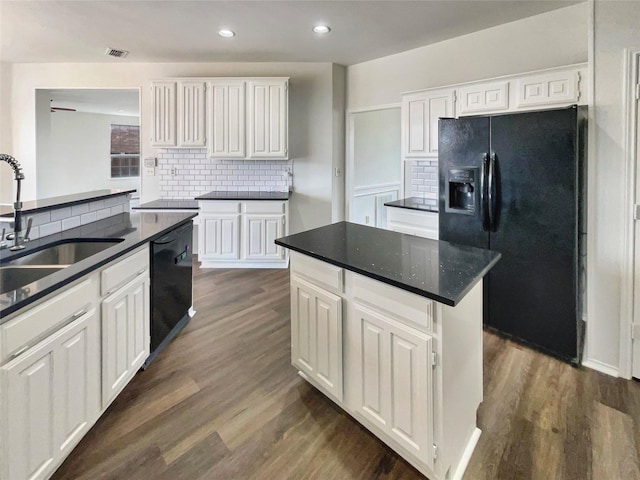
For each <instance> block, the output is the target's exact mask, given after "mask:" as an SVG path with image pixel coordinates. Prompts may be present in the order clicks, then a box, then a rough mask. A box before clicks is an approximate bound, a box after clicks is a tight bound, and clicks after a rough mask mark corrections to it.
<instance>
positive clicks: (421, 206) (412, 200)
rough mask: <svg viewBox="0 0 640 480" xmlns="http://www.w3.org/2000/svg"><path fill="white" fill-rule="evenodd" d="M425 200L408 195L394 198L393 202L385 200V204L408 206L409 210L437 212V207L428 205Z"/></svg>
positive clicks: (389, 205) (399, 206) (388, 205)
mask: <svg viewBox="0 0 640 480" xmlns="http://www.w3.org/2000/svg"><path fill="white" fill-rule="evenodd" d="M426 202H427V201H426V200H425V199H424V198H420V197H409V198H402V199H400V200H394V201H393V202H387V203H385V205H386V206H387V207H398V208H408V209H409V210H421V211H423V212H433V213H438V207H434V206H433V205H429V204H427V203H426Z"/></svg>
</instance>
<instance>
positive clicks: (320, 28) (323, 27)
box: [313, 25, 331, 33]
mask: <svg viewBox="0 0 640 480" xmlns="http://www.w3.org/2000/svg"><path fill="white" fill-rule="evenodd" d="M330 31H331V29H330V28H329V27H328V26H327V25H316V26H315V27H313V32H314V33H329V32H330Z"/></svg>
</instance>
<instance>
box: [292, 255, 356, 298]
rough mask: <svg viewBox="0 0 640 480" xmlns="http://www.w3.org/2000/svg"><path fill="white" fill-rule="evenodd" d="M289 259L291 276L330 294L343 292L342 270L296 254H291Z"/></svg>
mask: <svg viewBox="0 0 640 480" xmlns="http://www.w3.org/2000/svg"><path fill="white" fill-rule="evenodd" d="M290 258H291V273H292V274H297V275H300V276H302V277H305V278H307V279H309V280H311V282H312V283H314V284H316V285H319V286H321V287H322V288H325V289H326V290H329V291H330V292H331V293H337V294H340V293H342V292H343V291H344V288H343V285H344V269H342V268H340V267H336V266H335V265H331V264H328V263H326V262H322V261H320V260H316V259H315V258H311V257H308V256H307V255H303V254H301V253H297V252H291V256H290Z"/></svg>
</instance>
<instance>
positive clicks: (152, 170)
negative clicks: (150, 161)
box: [144, 167, 156, 177]
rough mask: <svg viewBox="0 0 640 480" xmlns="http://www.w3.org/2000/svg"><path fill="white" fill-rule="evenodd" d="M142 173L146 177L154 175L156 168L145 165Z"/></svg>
mask: <svg viewBox="0 0 640 480" xmlns="http://www.w3.org/2000/svg"><path fill="white" fill-rule="evenodd" d="M144 174H145V175H146V176H147V177H155V175H156V169H155V167H147V168H145V169H144Z"/></svg>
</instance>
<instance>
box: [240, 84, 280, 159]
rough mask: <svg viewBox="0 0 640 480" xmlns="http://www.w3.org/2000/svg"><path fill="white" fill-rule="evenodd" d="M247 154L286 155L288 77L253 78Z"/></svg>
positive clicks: (274, 156)
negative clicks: (273, 78) (272, 78)
mask: <svg viewBox="0 0 640 480" xmlns="http://www.w3.org/2000/svg"><path fill="white" fill-rule="evenodd" d="M247 85H248V89H249V111H248V115H249V117H248V120H249V140H248V144H249V151H248V154H247V157H248V158H280V159H287V158H288V155H289V152H288V144H287V142H288V134H287V128H288V118H287V117H288V112H289V100H288V85H289V83H288V81H287V80H282V79H277V80H261V81H259V80H256V81H250V82H249V83H248V84H247Z"/></svg>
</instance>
